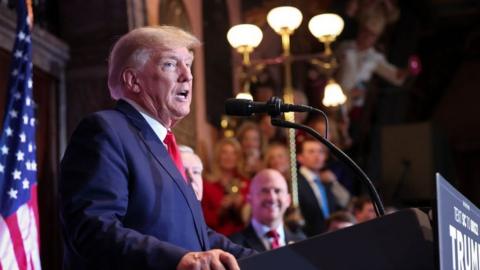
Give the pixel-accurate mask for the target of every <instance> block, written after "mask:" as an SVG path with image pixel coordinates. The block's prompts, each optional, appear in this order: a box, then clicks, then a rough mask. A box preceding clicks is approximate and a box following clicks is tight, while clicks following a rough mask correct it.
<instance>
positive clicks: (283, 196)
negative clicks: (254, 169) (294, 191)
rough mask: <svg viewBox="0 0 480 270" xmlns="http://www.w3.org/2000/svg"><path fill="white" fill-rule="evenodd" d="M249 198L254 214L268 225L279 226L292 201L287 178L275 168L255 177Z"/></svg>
mask: <svg viewBox="0 0 480 270" xmlns="http://www.w3.org/2000/svg"><path fill="white" fill-rule="evenodd" d="M248 200H249V202H250V204H251V206H252V216H253V217H254V218H255V219H256V220H257V221H258V222H260V223H262V224H264V225H267V226H278V225H279V224H280V223H281V221H282V219H283V214H285V211H286V210H287V208H288V207H289V206H290V202H291V198H290V194H288V188H287V183H286V181H285V178H284V177H283V176H282V175H281V174H280V173H279V172H277V171H275V170H266V171H262V172H261V175H260V177H258V178H257V179H254V181H253V182H252V184H251V186H250V193H249V196H248Z"/></svg>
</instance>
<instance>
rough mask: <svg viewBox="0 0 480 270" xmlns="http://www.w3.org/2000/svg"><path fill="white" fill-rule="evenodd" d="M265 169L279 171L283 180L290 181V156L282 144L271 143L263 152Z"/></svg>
mask: <svg viewBox="0 0 480 270" xmlns="http://www.w3.org/2000/svg"><path fill="white" fill-rule="evenodd" d="M264 162H265V167H267V168H271V169H275V170H277V171H279V172H280V173H281V174H282V175H283V177H285V179H287V181H288V179H290V156H289V150H288V148H287V146H286V145H285V144H283V143H271V144H270V145H269V146H268V147H267V150H266V152H265V158H264Z"/></svg>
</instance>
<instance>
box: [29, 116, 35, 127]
mask: <svg viewBox="0 0 480 270" xmlns="http://www.w3.org/2000/svg"><path fill="white" fill-rule="evenodd" d="M30 126H32V127H33V126H35V118H33V117H32V118H31V119H30Z"/></svg>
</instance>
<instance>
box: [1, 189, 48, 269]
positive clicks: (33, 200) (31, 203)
mask: <svg viewBox="0 0 480 270" xmlns="http://www.w3.org/2000/svg"><path fill="white" fill-rule="evenodd" d="M30 196H31V199H30V201H28V206H30V208H31V209H32V210H33V214H34V216H35V223H36V225H37V226H36V227H35V230H37V228H38V229H40V218H39V216H38V205H37V202H38V201H37V185H36V184H35V185H33V186H32V187H31V192H30ZM37 235H38V237H37V242H38V245H39V246H40V237H39V236H40V235H39V234H37ZM0 270H2V269H0Z"/></svg>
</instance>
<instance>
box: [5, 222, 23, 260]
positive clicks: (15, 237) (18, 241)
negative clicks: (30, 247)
mask: <svg viewBox="0 0 480 270" xmlns="http://www.w3.org/2000/svg"><path fill="white" fill-rule="evenodd" d="M5 221H6V222H7V227H8V230H9V231H10V238H11V240H12V243H13V247H14V248H13V252H14V253H15V258H16V260H17V263H18V265H19V267H20V268H19V269H20V270H25V269H26V267H25V266H26V263H27V257H26V255H25V248H24V246H23V241H22V234H21V232H20V229H19V228H18V218H17V214H16V213H15V214H13V215H11V216H9V217H8V218H7V219H6V220H5Z"/></svg>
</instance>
